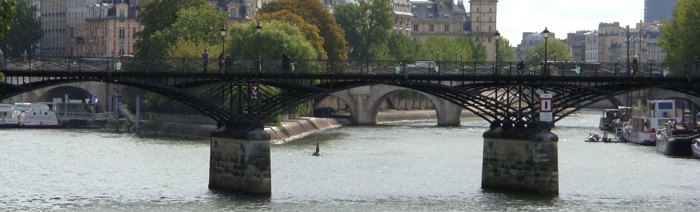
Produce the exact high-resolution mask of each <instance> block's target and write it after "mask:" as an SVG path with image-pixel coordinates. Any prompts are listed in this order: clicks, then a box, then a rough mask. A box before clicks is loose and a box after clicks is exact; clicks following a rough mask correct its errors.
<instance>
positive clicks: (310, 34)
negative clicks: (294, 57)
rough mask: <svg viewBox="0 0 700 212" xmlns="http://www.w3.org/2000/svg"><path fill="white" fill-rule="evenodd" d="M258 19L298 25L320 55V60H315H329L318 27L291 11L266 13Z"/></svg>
mask: <svg viewBox="0 0 700 212" xmlns="http://www.w3.org/2000/svg"><path fill="white" fill-rule="evenodd" d="M256 19H257V20H258V21H272V20H279V21H283V22H287V23H290V24H292V25H296V26H297V27H299V30H301V33H302V34H304V37H306V40H307V41H309V43H311V45H312V46H313V47H314V50H316V52H317V53H318V58H315V59H320V60H326V59H328V54H327V53H326V50H324V49H323V38H322V37H321V35H320V34H319V33H320V30H318V27H316V25H311V24H308V23H306V22H305V21H304V18H302V17H301V16H298V15H296V14H294V13H292V12H290V11H289V10H280V11H277V12H273V13H265V14H262V15H259V16H258V17H257V18H256ZM307 59H314V58H307Z"/></svg>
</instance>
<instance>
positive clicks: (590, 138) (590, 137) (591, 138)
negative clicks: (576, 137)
mask: <svg viewBox="0 0 700 212" xmlns="http://www.w3.org/2000/svg"><path fill="white" fill-rule="evenodd" d="M583 141H585V142H599V141H600V135H598V134H594V133H588V137H587V138H586V139H584V140H583Z"/></svg>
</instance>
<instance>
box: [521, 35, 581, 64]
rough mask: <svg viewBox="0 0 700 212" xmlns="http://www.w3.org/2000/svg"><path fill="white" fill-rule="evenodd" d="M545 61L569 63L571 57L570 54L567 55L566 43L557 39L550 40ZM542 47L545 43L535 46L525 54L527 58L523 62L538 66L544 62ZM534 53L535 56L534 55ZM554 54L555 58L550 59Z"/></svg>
mask: <svg viewBox="0 0 700 212" xmlns="http://www.w3.org/2000/svg"><path fill="white" fill-rule="evenodd" d="M546 43H547V54H548V55H547V61H554V60H556V61H571V60H572V57H571V54H569V47H567V46H566V43H564V41H561V40H559V39H550V40H548V41H547V42H546ZM544 45H545V41H544V40H543V41H542V42H540V44H537V46H535V48H533V49H530V51H528V53H527V57H526V58H525V61H527V62H528V63H531V64H540V63H542V62H543V61H544V59H545V58H544ZM535 53H536V54H535ZM554 53H556V58H552V56H553V55H554Z"/></svg>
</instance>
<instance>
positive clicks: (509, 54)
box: [498, 37, 515, 62]
mask: <svg viewBox="0 0 700 212" xmlns="http://www.w3.org/2000/svg"><path fill="white" fill-rule="evenodd" d="M514 60H515V48H513V47H512V46H511V45H510V40H508V39H506V38H504V37H501V39H499V40H498V61H501V62H514Z"/></svg>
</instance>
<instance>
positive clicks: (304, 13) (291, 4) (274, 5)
mask: <svg viewBox="0 0 700 212" xmlns="http://www.w3.org/2000/svg"><path fill="white" fill-rule="evenodd" d="M281 10H288V11H290V12H292V13H294V14H296V15H298V16H301V17H302V18H304V21H305V22H306V23H309V24H312V25H315V26H316V27H318V29H319V34H320V35H321V37H323V49H324V50H325V51H326V53H327V54H328V59H331V60H345V59H347V58H348V56H347V52H346V45H347V41H345V36H344V35H345V33H344V32H343V29H341V28H340V25H338V23H336V22H335V20H334V19H333V17H332V16H331V14H330V13H329V12H328V10H327V9H326V8H325V6H324V5H323V3H321V1H318V0H280V1H274V2H269V3H267V4H265V5H263V6H262V8H260V11H258V13H259V14H260V15H264V14H265V13H273V12H277V11H281ZM297 58H299V57H297Z"/></svg>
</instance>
